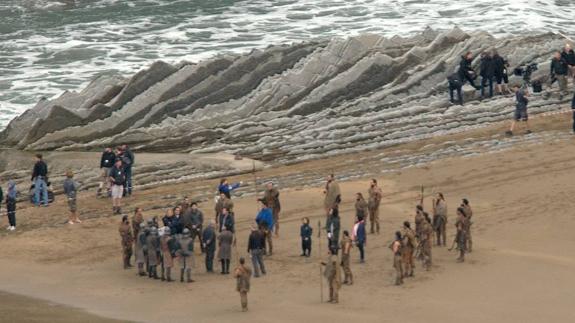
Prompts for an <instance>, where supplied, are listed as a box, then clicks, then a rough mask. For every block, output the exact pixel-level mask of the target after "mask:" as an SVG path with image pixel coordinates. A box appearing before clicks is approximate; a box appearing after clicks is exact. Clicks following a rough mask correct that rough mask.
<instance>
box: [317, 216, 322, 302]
mask: <svg viewBox="0 0 575 323" xmlns="http://www.w3.org/2000/svg"><path fill="white" fill-rule="evenodd" d="M317 241H318V244H319V247H318V249H317V252H318V255H319V290H320V300H321V302H322V303H323V277H321V276H322V275H321V269H322V268H321V252H322V251H321V220H318V221H317Z"/></svg>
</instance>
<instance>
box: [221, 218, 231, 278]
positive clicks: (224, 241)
mask: <svg viewBox="0 0 575 323" xmlns="http://www.w3.org/2000/svg"><path fill="white" fill-rule="evenodd" d="M233 242H234V234H233V233H232V232H231V231H230V230H228V228H227V227H224V230H223V231H222V232H221V233H220V235H218V244H219V245H220V248H219V249H218V259H219V260H220V263H221V266H222V271H221V272H220V274H222V275H227V274H229V273H230V261H231V259H232V243H233Z"/></svg>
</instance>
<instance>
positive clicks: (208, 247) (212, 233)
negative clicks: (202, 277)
mask: <svg viewBox="0 0 575 323" xmlns="http://www.w3.org/2000/svg"><path fill="white" fill-rule="evenodd" d="M202 242H203V244H204V250H205V252H206V271H207V272H209V273H213V272H214V256H215V253H216V230H215V222H214V221H210V223H209V224H208V227H207V228H206V229H205V230H204V232H202Z"/></svg>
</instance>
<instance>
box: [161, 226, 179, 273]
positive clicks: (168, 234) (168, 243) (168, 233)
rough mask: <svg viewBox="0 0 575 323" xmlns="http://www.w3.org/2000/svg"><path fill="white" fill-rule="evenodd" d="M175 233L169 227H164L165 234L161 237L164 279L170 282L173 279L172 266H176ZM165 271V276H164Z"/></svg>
mask: <svg viewBox="0 0 575 323" xmlns="http://www.w3.org/2000/svg"><path fill="white" fill-rule="evenodd" d="M172 234H175V233H174V232H173V231H172V230H170V228H169V227H166V228H164V235H163V236H162V237H161V238H160V250H162V265H163V266H162V276H161V277H162V281H164V280H165V281H167V282H168V283H170V282H173V280H172V267H174V256H173V255H174V253H175V242H176V241H175V239H174V237H173V236H172ZM164 272H165V276H164Z"/></svg>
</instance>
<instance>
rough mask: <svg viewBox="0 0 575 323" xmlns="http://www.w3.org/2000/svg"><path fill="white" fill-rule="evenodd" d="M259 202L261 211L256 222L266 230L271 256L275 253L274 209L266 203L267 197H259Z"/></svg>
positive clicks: (268, 252) (269, 254) (268, 253)
mask: <svg viewBox="0 0 575 323" xmlns="http://www.w3.org/2000/svg"><path fill="white" fill-rule="evenodd" d="M258 202H259V203H258V204H259V207H260V211H259V212H258V215H257V216H256V223H257V224H258V227H259V228H260V229H261V230H262V231H263V232H264V234H265V237H266V242H267V247H268V251H267V252H266V254H267V255H268V256H271V255H272V253H273V237H272V235H273V230H274V216H273V211H272V209H271V208H269V207H268V206H267V205H266V200H265V199H259V200H258Z"/></svg>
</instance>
